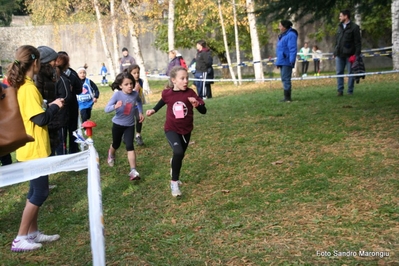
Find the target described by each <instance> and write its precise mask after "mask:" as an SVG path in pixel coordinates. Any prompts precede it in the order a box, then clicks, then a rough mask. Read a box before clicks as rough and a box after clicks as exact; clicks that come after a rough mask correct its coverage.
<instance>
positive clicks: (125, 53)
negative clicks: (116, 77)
mask: <svg viewBox="0 0 399 266" xmlns="http://www.w3.org/2000/svg"><path fill="white" fill-rule="evenodd" d="M120 61H121V64H120V68H119V70H120V73H122V72H123V70H125V69H126V68H128V67H129V66H131V65H135V64H136V60H134V58H133V57H132V56H130V55H129V50H128V49H127V48H126V47H123V49H122V58H121V60H120Z"/></svg>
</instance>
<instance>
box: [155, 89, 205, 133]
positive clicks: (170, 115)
mask: <svg viewBox="0 0 399 266" xmlns="http://www.w3.org/2000/svg"><path fill="white" fill-rule="evenodd" d="M188 97H194V98H195V99H197V101H198V102H199V105H198V107H197V110H198V112H200V113H201V114H205V113H206V107H205V103H204V101H203V100H202V99H201V98H200V97H198V96H197V94H196V93H195V91H194V90H192V89H190V88H187V89H186V90H185V91H182V90H179V91H174V90H173V89H169V88H168V89H165V90H163V91H162V98H161V100H159V102H158V103H157V104H156V105H155V107H154V108H153V109H154V110H155V112H157V111H158V110H159V109H161V108H162V107H163V106H164V105H165V104H166V106H167V109H166V120H165V125H164V129H165V131H174V132H176V133H178V134H181V135H185V134H187V133H190V132H191V131H192V130H193V128H194V124H193V122H194V112H193V109H194V107H193V105H192V104H191V103H190V101H189V100H188ZM179 105H183V111H184V117H183V118H176V116H175V114H176V110H177V108H178V106H179Z"/></svg>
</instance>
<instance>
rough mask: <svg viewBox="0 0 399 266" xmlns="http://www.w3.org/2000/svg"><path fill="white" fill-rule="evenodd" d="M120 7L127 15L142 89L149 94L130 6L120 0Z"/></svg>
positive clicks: (125, 1) (125, 0)
mask: <svg viewBox="0 0 399 266" xmlns="http://www.w3.org/2000/svg"><path fill="white" fill-rule="evenodd" d="M122 8H123V10H124V11H125V13H126V15H127V17H128V27H129V31H130V37H131V40H132V46H133V54H134V58H135V59H136V62H137V64H138V65H139V66H140V78H141V79H142V80H143V90H144V92H145V93H146V94H149V93H151V90H150V85H149V84H148V79H147V75H146V70H145V66H144V59H143V56H142V54H141V49H140V44H139V39H138V37H137V32H136V29H135V25H134V23H133V16H132V12H131V10H130V6H129V3H128V2H127V0H122Z"/></svg>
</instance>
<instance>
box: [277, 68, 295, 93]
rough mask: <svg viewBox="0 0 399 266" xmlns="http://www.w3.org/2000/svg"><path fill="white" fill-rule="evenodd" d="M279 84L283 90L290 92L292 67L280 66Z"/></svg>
mask: <svg viewBox="0 0 399 266" xmlns="http://www.w3.org/2000/svg"><path fill="white" fill-rule="evenodd" d="M280 76H281V82H282V83H283V88H284V90H285V91H291V76H292V67H291V66H281V67H280Z"/></svg>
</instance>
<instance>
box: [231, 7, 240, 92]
mask: <svg viewBox="0 0 399 266" xmlns="http://www.w3.org/2000/svg"><path fill="white" fill-rule="evenodd" d="M233 19H234V36H235V41H236V56H237V76H238V84H239V85H241V79H242V76H241V55H240V41H239V39H238V27H237V11H236V1H235V0H233Z"/></svg>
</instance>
